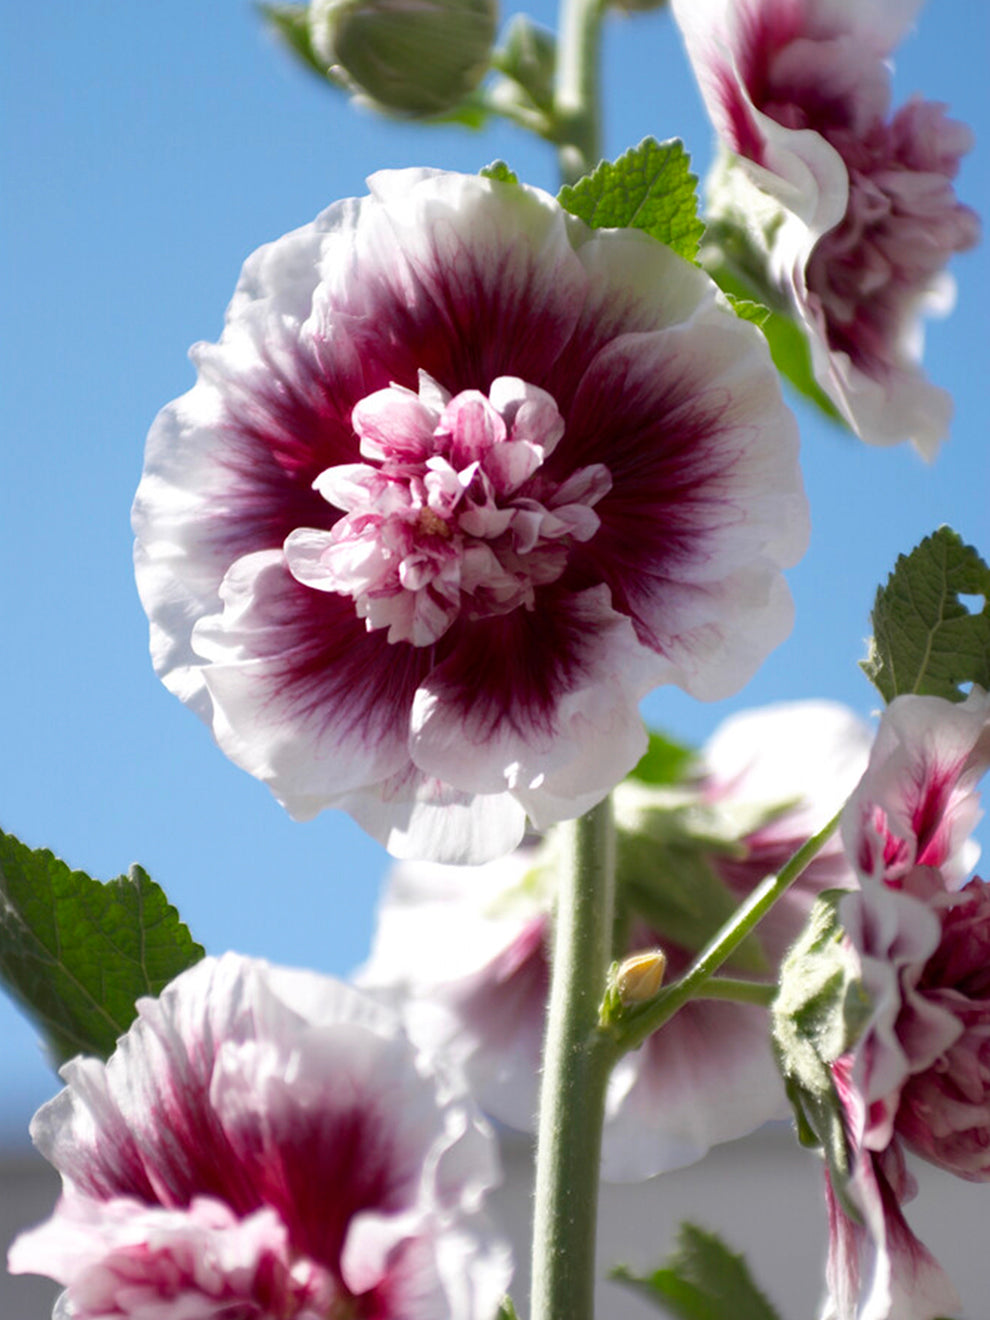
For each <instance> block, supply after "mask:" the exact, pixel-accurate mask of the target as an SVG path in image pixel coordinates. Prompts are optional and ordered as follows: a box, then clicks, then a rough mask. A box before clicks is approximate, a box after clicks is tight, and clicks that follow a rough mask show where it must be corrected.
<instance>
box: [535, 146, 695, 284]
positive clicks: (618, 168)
mask: <svg viewBox="0 0 990 1320" xmlns="http://www.w3.org/2000/svg"><path fill="white" fill-rule="evenodd" d="M690 166H691V158H690V156H689V155H688V154H687V152H686V151H685V150H684V145H683V143H682V142H681V141H680V140H679V139H678V138H672V139H671V140H670V141H669V142H657V140H656V139H655V138H644V139H643V141H642V142H641V143H640V144H639V146H638V147H630V149H629V150H628V151H627V152H626V153H625V154H624V155H622V156H620V157H619V159H618V160H617V161H614V162H610V161H602V163H601V164H600V165H599V166H598V168H597V169H596V170H594V171H593V172H592V173H591V174H587V175H585V177H584V178H583V179H579V180H578V182H577V183H576V184H574V185H573V186H570V185H567V186H565V187H563V188H561V190H560V192H559V193H558V194H557V200H558V201H559V202H560V204H561V206H562V207H563V208H564V210H565V211H569V212H570V213H571V215H576V216H578V218H579V219H581V220H583V221H584V222H585V224H587V225H589V226H590V227H591V228H592V229H606V228H607V229H622V228H632V229H643V230H645V231H646V233H648V234H651V235H652V236H653V237H654V238H656V239H659V241H660V242H661V243H666V245H667V246H668V247H670V248H673V250H674V251H675V252H676V253H678V254H679V255H680V256H682V257H684V258H685V259H686V260H688V261H694V260H695V258H696V257H697V255H698V244H699V242H700V241H701V235H702V234H703V233H704V229H705V227H704V225H703V224H702V223H701V221H700V220H699V219H698V197H697V187H698V180H697V179H696V178H695V176H694V175H693V174H692V173H691V169H690Z"/></svg>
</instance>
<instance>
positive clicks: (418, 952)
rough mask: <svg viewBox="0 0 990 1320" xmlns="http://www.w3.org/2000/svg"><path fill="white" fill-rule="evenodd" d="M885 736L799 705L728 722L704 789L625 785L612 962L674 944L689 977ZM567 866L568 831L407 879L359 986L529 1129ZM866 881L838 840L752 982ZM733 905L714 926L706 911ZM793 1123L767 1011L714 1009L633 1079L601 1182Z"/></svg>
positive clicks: (627, 1066) (763, 934) (702, 781)
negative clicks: (819, 916)
mask: <svg viewBox="0 0 990 1320" xmlns="http://www.w3.org/2000/svg"><path fill="white" fill-rule="evenodd" d="M869 742H870V734H869V730H868V729H867V728H866V727H865V726H864V725H863V724H862V723H861V722H860V721H859V720H858V719H857V718H856V717H855V716H854V715H852V713H851V712H849V711H847V710H845V709H844V708H842V707H839V706H835V705H832V704H830V703H827V702H807V703H788V704H783V705H780V706H776V707H769V708H767V709H765V710H756V711H751V712H745V713H743V714H740V715H736V716H734V717H732V718H731V719H729V720H727V721H726V722H725V724H723V725H722V726H721V728H720V729H719V730H718V731H717V732H716V734H715V736H714V737H713V738H712V740H711V741H710V742H709V744H708V746H707V747H706V749H705V752H704V755H703V759H702V766H701V771H702V773H701V776H700V777H699V778H698V779H696V780H692V781H690V782H689V783H687V784H685V785H683V786H680V787H677V788H670V789H660V788H650V787H647V786H645V785H637V784H635V783H633V782H631V781H628V782H626V783H624V784H621V785H620V786H619V788H618V789H617V790H616V794H615V807H616V819H617V824H618V827H619V866H618V886H619V893H618V902H619V904H620V905H621V907H622V909H623V910H624V912H625V925H626V932H625V935H624V941H623V943H622V945H621V946H620V947H617V948H616V949H615V950H614V956H615V957H616V958H622V957H624V956H625V955H626V954H627V953H633V952H638V951H640V950H643V949H649V948H651V947H654V946H657V945H659V946H660V947H662V948H663V950H664V952H665V954H666V956H667V960H668V976H673V975H677V974H678V973H680V972H682V971H683V970H685V969H686V967H687V965H688V963H689V962H690V960H691V957H692V955H693V954H694V953H696V952H698V950H699V948H700V946H701V944H702V943H703V941H704V939H706V938H707V937H708V936H709V935H711V934H713V933H714V931H715V929H716V928H717V927H718V925H719V924H720V922H721V920H722V918H723V917H727V916H728V915H729V913H730V912H731V910H732V909H733V908H734V907H735V905H736V904H737V903H738V902H739V901H741V900H742V899H743V898H744V897H745V896H746V895H747V894H748V893H749V892H750V891H751V890H752V889H753V887H754V886H755V885H756V884H758V883H759V881H760V880H762V879H763V878H764V877H765V876H766V875H767V874H769V873H771V872H773V871H774V870H776V869H778V868H779V867H780V866H781V865H782V864H783V862H785V861H786V860H787V859H788V858H789V857H790V856H791V854H792V853H793V852H794V851H795V850H796V849H797V848H798V847H799V846H800V845H801V844H802V843H804V841H805V840H806V839H807V838H808V837H809V836H810V835H811V834H812V833H814V832H815V831H816V830H818V829H820V828H821V827H822V826H823V825H824V824H825V823H826V822H827V820H828V819H829V817H830V815H832V814H833V813H834V812H835V811H836V810H838V808H839V807H840V806H841V804H842V802H843V801H844V800H845V798H846V797H847V796H848V794H849V792H850V791H851V789H852V788H853V786H854V785H855V783H856V781H857V779H858V778H859V776H860V774H861V773H862V770H863V767H864V765H865V762H866V756H867V750H868V747H869ZM555 863H556V856H555V843H554V836H553V834H551V835H550V836H549V837H548V839H547V840H546V841H545V842H544V843H542V844H540V845H536V844H535V843H534V844H532V845H530V846H528V847H524V848H522V849H520V850H519V851H518V852H516V853H515V854H513V855H512V856H510V857H507V858H502V859H500V860H498V861H495V862H492V863H490V864H489V865H487V866H483V867H480V868H478V869H477V870H471V871H468V870H466V869H464V868H457V867H443V866H436V865H430V864H425V863H421V864H416V863H408V862H407V863H403V864H401V865H399V866H397V867H396V868H394V870H393V872H392V875H391V877H390V881H389V886H388V889H387V892H386V895H385V898H384V901H383V904H382V907H381V910H380V914H379V924H378V929H377V933H376V938H375V944H374V948H373V950H372V955H371V959H370V961H369V962H368V964H367V965H366V966H365V968H364V969H363V971H362V973H361V974H360V979H361V981H362V982H363V984H365V985H366V986H368V987H369V988H372V989H378V990H382V989H384V990H387V991H389V992H391V993H394V994H396V996H397V997H401V998H402V999H403V1001H408V1002H406V1003H405V1007H406V1012H407V1015H408V1021H409V1023H410V1030H411V1032H412V1034H413V1035H414V1036H419V1037H421V1038H422V1040H423V1041H424V1043H428V1044H429V1046H430V1047H431V1048H436V1047H438V1046H441V1045H442V1047H443V1048H444V1049H448V1050H450V1051H452V1052H453V1053H454V1054H455V1055H456V1056H457V1057H458V1059H459V1061H460V1062H461V1064H462V1065H463V1067H464V1069H465V1072H466V1074H467V1076H468V1080H469V1083H470V1085H471V1088H472V1091H473V1092H474V1094H475V1095H476V1096H477V1098H478V1100H479V1102H480V1103H481V1105H482V1107H483V1108H484V1109H486V1110H487V1111H488V1112H489V1113H491V1114H493V1115H494V1116H495V1117H497V1118H498V1119H499V1120H500V1121H502V1122H504V1123H507V1124H508V1125H510V1126H512V1127H515V1128H519V1129H521V1130H524V1131H528V1130H532V1129H533V1124H534V1121H535V1114H536V1107H537V1091H538V1081H539V1077H538V1074H539V1063H540V1052H541V1042H542V1036H543V1027H544V1018H545V1010H546V998H547V991H548V985H549V943H550V937H551V911H552V907H553V901H554V891H555V876H554V867H555ZM665 868H669V869H666V870H665ZM701 868H704V869H705V871H706V872H707V874H708V876H709V878H708V879H707V880H706V879H704V878H703V876H702V874H701ZM852 883H853V875H852V871H851V869H850V867H849V866H848V864H847V862H846V861H845V858H844V855H843V852H842V849H841V847H840V846H839V844H838V843H837V842H836V843H834V844H830V845H828V846H827V847H826V848H825V849H824V850H823V851H822V853H820V854H819V856H818V858H816V860H815V862H814V863H813V864H812V865H811V867H809V869H808V870H807V871H806V873H805V875H804V876H803V877H802V879H801V880H800V882H799V883H798V884H797V885H796V886H795V887H794V888H793V889H792V890H791V891H790V893H789V894H788V896H787V898H786V900H785V901H784V902H782V903H781V904H778V905H777V907H776V908H775V909H774V910H773V912H772V913H771V914H770V915H769V916H768V918H767V920H766V922H765V923H764V924H763V925H761V927H760V932H759V941H758V944H757V943H754V944H753V945H752V946H750V947H749V948H748V950H747V955H746V957H747V961H745V963H744V964H743V965H742V966H738V967H737V968H736V969H735V970H736V972H737V974H741V975H747V974H748V975H753V976H756V977H765V978H766V979H770V978H772V977H773V975H774V973H775V969H776V967H777V965H778V963H779V961H780V959H781V957H782V956H783V954H784V952H785V950H786V949H787V947H788V946H789V944H790V943H791V942H792V940H793V939H794V937H795V935H796V934H797V932H798V931H799V930H800V928H801V926H802V924H803V922H804V920H805V917H806V915H807V912H808V909H809V907H810V904H811V902H812V900H813V898H814V896H815V895H816V894H817V893H818V892H819V891H820V890H821V889H823V888H827V887H833V886H841V885H851V884H852ZM703 886H704V887H703ZM716 901H717V902H719V903H720V904H721V906H720V907H719V908H715V907H713V908H712V910H711V911H710V912H702V913H701V914H700V919H699V914H698V909H699V903H700V904H701V905H702V906H703V905H704V904H706V903H709V902H716ZM661 912H663V913H665V914H666V916H667V918H668V922H667V924H664V923H663V922H662V921H661V918H660V913H661ZM688 932H691V933H692V934H693V935H694V939H693V940H692V938H691V934H689V933H688ZM785 1112H786V1106H785V1104H784V1099H783V1089H782V1087H781V1085H780V1080H779V1077H778V1074H777V1069H776V1066H775V1064H774V1060H773V1056H772V1053H771V1049H770V1041H769V1027H768V1020H767V1013H766V1010H765V1009H763V1008H760V1007H758V1006H755V1005H751V1004H740V1003H730V1002H727V1001H724V1000H696V1001H694V1002H692V1003H690V1004H688V1005H686V1006H685V1007H684V1008H683V1009H682V1010H681V1011H680V1012H679V1013H678V1014H677V1016H676V1017H675V1018H673V1019H672V1020H671V1021H670V1022H669V1023H668V1024H667V1025H666V1026H665V1027H664V1029H663V1030H662V1031H661V1032H658V1033H657V1034H656V1035H655V1036H653V1037H651V1038H650V1039H649V1040H648V1041H647V1042H646V1043H645V1044H644V1045H643V1046H642V1048H641V1049H640V1050H638V1051H636V1052H635V1053H633V1054H630V1055H627V1056H626V1057H625V1058H624V1059H622V1060H621V1061H620V1062H619V1064H618V1066H617V1068H616V1069H615V1071H614V1073H613V1076H612V1078H611V1082H610V1089H609V1092H608V1100H607V1114H606V1126H605V1136H604V1155H603V1173H604V1175H605V1176H606V1177H608V1178H610V1179H614V1180H617V1181H625V1180H636V1179H641V1178H646V1177H650V1176H651V1175H653V1174H654V1173H657V1172H660V1171H661V1170H663V1169H669V1168H676V1167H678V1166H680V1165H683V1164H688V1163H690V1162H691V1161H693V1160H696V1159H699V1158H701V1156H702V1155H704V1153H705V1152H706V1151H707V1150H708V1148H709V1147H710V1146H712V1145H713V1144H715V1143H717V1142H720V1141H728V1140H730V1139H732V1138H735V1137H738V1136H742V1135H743V1134H744V1133H746V1132H749V1131H752V1130H753V1128H755V1127H757V1126H759V1124H760V1123H762V1122H764V1121H765V1120H767V1119H769V1118H772V1117H775V1116H776V1117H780V1116H782V1115H783V1114H784V1113H785Z"/></svg>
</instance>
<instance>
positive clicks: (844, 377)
mask: <svg viewBox="0 0 990 1320" xmlns="http://www.w3.org/2000/svg"><path fill="white" fill-rule="evenodd" d="M920 7H921V3H920V0H871V2H870V3H864V2H863V0H673V10H674V14H675V16H676V18H677V21H678V23H679V25H680V27H681V30H682V32H683V34H684V38H685V41H686V44H687V49H688V53H689V55H690V57H691V61H692V64H693V65H694V68H695V71H696V73H697V76H698V80H699V83H700V86H701V90H702V93H703V95H704V98H705V102H706V105H707V107H708V111H709V114H710V115H711V118H712V121H713V123H714V124H715V127H716V129H717V131H718V133H719V137H720V140H721V142H722V144H723V146H724V147H725V148H726V149H727V150H728V151H729V152H731V153H733V158H734V161H735V164H736V166H738V168H733V167H732V166H730V167H728V168H725V167H720V168H719V169H718V170H717V172H716V175H715V180H716V182H715V183H714V186H713V190H712V197H711V203H712V211H713V214H716V215H717V214H719V213H720V212H723V213H724V214H725V216H726V218H728V219H730V220H731V221H732V222H734V223H739V224H741V225H742V226H743V227H744V228H745V230H746V231H748V234H749V240H750V242H752V243H753V245H754V246H755V248H756V249H757V250H758V251H760V252H762V253H763V255H764V257H765V260H766V263H767V267H768V270H767V274H768V276H769V279H770V281H771V283H772V284H773V285H774V286H776V288H777V289H778V290H779V291H780V292H782V293H784V294H785V295H786V296H787V297H788V298H789V300H790V303H791V306H792V310H793V312H794V313H795V314H796V316H797V317H798V319H799V321H800V323H801V324H802V326H803V328H804V331H805V333H806V336H807V339H808V342H809V345H810V348H811V356H812V366H813V369H814V372H815V377H816V379H817V380H818V383H819V384H820V385H821V387H822V388H823V389H824V390H825V392H826V393H827V394H828V396H829V397H830V398H831V400H832V401H833V403H834V404H835V405H836V407H837V408H838V409H839V411H840V412H841V413H842V415H843V417H844V418H845V420H846V421H847V422H848V424H849V425H850V426H851V427H852V428H853V430H854V431H856V432H857V434H859V435H860V436H861V437H862V438H863V439H864V440H866V441H868V442H870V443H871V444H891V443H894V442H896V441H899V440H904V439H911V440H913V441H914V443H915V445H916V446H917V448H918V449H919V451H920V452H921V453H922V454H924V455H925V456H926V457H931V456H932V455H933V454H934V453H935V450H936V448H937V446H938V443H939V441H940V440H942V439H943V438H944V436H945V434H946V432H947V430H948V425H949V421H950V418H951V400H950V398H949V396H948V394H947V393H946V392H945V391H944V390H941V389H938V388H937V387H936V386H934V385H932V384H931V383H930V382H929V381H928V380H927V379H926V377H925V376H924V374H923V372H922V370H921V368H920V358H921V349H922V328H921V322H922V317H923V316H924V315H925V314H926V313H932V312H938V311H943V312H944V311H947V310H948V309H949V307H950V306H951V302H952V296H953V290H952V284H951V281H950V280H949V277H948V276H947V275H946V274H945V270H944V268H945V265H946V263H947V261H948V259H949V258H950V257H951V256H952V255H953V253H956V252H962V251H964V250H965V249H967V248H969V247H972V246H973V244H974V243H975V242H976V241H977V238H978V235H979V223H978V221H977V218H976V215H975V214H974V213H973V212H972V211H971V210H970V209H969V208H968V207H965V206H963V205H961V204H960V203H959V202H958V201H957V199H956V196H955V191H954V188H953V182H952V181H953V179H954V178H955V176H956V173H957V170H958V167H959V162H960V159H961V157H962V156H963V155H965V153H966V152H967V151H968V150H969V148H970V146H971V144H972V135H971V133H970V132H969V130H968V129H967V128H966V127H965V126H963V125H961V124H959V123H956V122H954V121H953V120H951V119H949V118H947V116H946V113H945V107H944V106H943V105H939V104H935V103H933V102H930V101H923V100H921V99H920V98H917V97H915V98H913V99H912V100H910V101H908V102H907V104H906V105H904V106H902V107H901V108H900V109H898V110H896V111H893V112H892V111H891V105H890V102H891V87H890V71H889V67H888V64H887V60H888V57H889V55H890V53H891V51H892V50H893V48H894V46H895V45H896V43H897V41H898V40H899V39H900V37H901V36H902V35H903V33H904V32H905V31H906V30H907V28H908V27H909V26H910V24H911V23H912V21H913V19H914V17H915V15H916V13H917V11H918V10H919V9H920ZM768 203H772V204H769V205H768Z"/></svg>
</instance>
